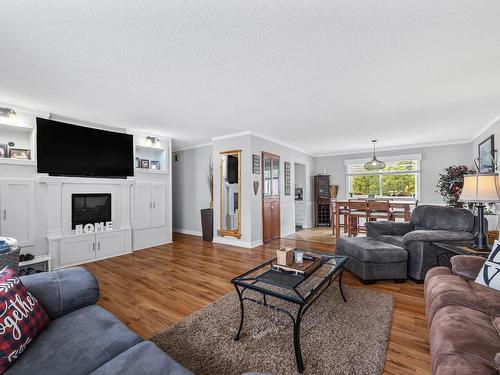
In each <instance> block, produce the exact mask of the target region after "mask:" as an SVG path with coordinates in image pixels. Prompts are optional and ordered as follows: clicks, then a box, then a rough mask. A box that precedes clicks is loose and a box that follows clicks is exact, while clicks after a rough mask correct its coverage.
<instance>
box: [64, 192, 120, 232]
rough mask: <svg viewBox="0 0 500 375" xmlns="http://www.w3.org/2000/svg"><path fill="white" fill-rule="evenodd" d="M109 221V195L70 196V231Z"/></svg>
mask: <svg viewBox="0 0 500 375" xmlns="http://www.w3.org/2000/svg"><path fill="white" fill-rule="evenodd" d="M107 221H111V194H72V195H71V229H75V228H76V226H77V225H80V224H81V225H85V224H89V223H90V224H95V223H101V222H102V223H105V222H107Z"/></svg>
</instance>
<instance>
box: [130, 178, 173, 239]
mask: <svg viewBox="0 0 500 375" xmlns="http://www.w3.org/2000/svg"><path fill="white" fill-rule="evenodd" d="M135 189H136V194H135V226H134V228H135V229H147V228H157V227H163V226H165V225H167V204H166V201H167V184H166V183H161V182H153V183H144V182H139V183H137V184H136V185H135Z"/></svg>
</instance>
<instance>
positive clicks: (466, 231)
mask: <svg viewBox="0 0 500 375" xmlns="http://www.w3.org/2000/svg"><path fill="white" fill-rule="evenodd" d="M474 228H475V216H474V214H473V213H472V212H471V211H469V210H466V209H463V208H454V207H445V206H430V205H423V206H418V207H417V208H415V210H414V211H413V213H412V215H411V219H410V222H409V223H402V222H391V221H378V222H369V223H366V230H367V237H369V238H373V239H377V240H379V241H383V242H387V243H390V244H392V245H397V246H400V247H403V248H404V249H405V250H406V251H407V252H408V276H409V277H411V278H412V279H414V280H416V281H423V280H424V278H425V274H426V272H427V271H428V270H429V269H431V268H432V267H435V266H437V264H436V256H437V255H439V254H440V253H442V252H443V250H441V249H439V248H437V247H436V246H434V245H433V242H446V243H455V244H464V245H469V244H472V242H473V240H474V235H473V233H474Z"/></svg>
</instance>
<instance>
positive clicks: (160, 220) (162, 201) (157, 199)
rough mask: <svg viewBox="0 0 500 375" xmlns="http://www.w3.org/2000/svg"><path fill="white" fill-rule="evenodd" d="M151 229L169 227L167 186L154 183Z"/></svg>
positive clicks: (152, 187)
mask: <svg viewBox="0 0 500 375" xmlns="http://www.w3.org/2000/svg"><path fill="white" fill-rule="evenodd" d="M151 199H152V201H153V209H152V211H151V227H152V228H156V227H164V226H165V225H167V205H166V202H167V184H160V183H154V184H152V185H151Z"/></svg>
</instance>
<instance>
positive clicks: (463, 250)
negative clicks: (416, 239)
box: [432, 242, 491, 266]
mask: <svg viewBox="0 0 500 375" xmlns="http://www.w3.org/2000/svg"><path fill="white" fill-rule="evenodd" d="M432 244H433V245H434V246H435V247H437V248H438V249H440V250H444V253H441V254H438V253H437V252H436V251H434V255H435V256H436V263H437V265H438V266H439V265H440V264H439V258H440V257H441V256H443V255H446V256H447V257H448V260H450V258H451V257H452V256H454V255H473V256H480V257H483V258H488V256H489V255H490V253H491V251H478V250H474V249H472V248H470V247H469V246H466V245H453V244H449V243H445V242H433V243H432Z"/></svg>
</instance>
